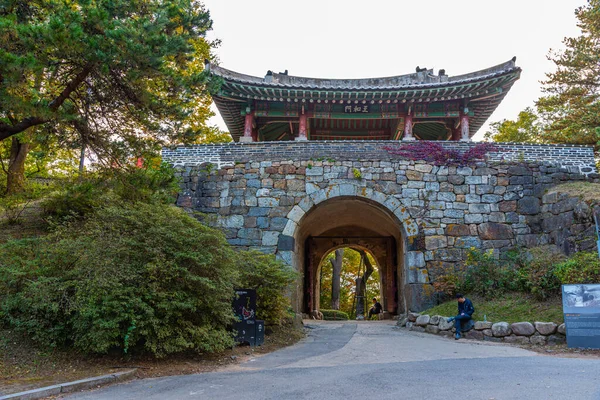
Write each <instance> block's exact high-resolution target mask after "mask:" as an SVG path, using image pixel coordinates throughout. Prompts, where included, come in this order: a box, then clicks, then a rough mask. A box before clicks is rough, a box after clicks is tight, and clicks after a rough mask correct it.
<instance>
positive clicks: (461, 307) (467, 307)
mask: <svg viewBox="0 0 600 400" xmlns="http://www.w3.org/2000/svg"><path fill="white" fill-rule="evenodd" d="M474 312H475V307H473V303H471V300H469V299H467V298H465V301H463V302H462V303H458V315H460V314H462V313H465V314H466V315H468V316H469V317H470V316H471V315H473V313H474Z"/></svg>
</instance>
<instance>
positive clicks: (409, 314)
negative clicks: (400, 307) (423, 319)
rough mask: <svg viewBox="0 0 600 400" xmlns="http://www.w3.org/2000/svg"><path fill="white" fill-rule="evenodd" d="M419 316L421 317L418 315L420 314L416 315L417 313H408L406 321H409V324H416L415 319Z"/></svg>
mask: <svg viewBox="0 0 600 400" xmlns="http://www.w3.org/2000/svg"><path fill="white" fill-rule="evenodd" d="M419 315H421V314H420V313H417V312H412V311H410V312H409V313H408V317H407V318H408V321H410V322H416V321H417V318H418V317H419Z"/></svg>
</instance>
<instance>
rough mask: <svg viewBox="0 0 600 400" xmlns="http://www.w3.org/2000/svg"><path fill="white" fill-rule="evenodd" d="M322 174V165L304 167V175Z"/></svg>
mask: <svg viewBox="0 0 600 400" xmlns="http://www.w3.org/2000/svg"><path fill="white" fill-rule="evenodd" d="M319 175H323V167H315V166H313V167H312V168H306V176H319Z"/></svg>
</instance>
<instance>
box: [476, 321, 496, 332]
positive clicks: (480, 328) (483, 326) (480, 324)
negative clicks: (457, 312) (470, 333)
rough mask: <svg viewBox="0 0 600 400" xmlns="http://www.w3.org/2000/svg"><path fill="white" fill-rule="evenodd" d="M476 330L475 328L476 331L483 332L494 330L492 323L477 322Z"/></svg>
mask: <svg viewBox="0 0 600 400" xmlns="http://www.w3.org/2000/svg"><path fill="white" fill-rule="evenodd" d="M474 328H475V330H476V331H483V330H485V329H492V323H491V322H490V321H476V322H475V327H474Z"/></svg>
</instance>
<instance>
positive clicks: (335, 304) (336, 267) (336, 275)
mask: <svg viewBox="0 0 600 400" xmlns="http://www.w3.org/2000/svg"><path fill="white" fill-rule="evenodd" d="M343 258H344V249H338V250H336V251H335V258H334V259H330V260H329V261H330V262H331V267H332V269H333V272H332V274H331V309H332V310H339V309H340V280H341V277H342V261H343Z"/></svg>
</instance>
